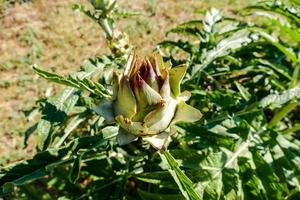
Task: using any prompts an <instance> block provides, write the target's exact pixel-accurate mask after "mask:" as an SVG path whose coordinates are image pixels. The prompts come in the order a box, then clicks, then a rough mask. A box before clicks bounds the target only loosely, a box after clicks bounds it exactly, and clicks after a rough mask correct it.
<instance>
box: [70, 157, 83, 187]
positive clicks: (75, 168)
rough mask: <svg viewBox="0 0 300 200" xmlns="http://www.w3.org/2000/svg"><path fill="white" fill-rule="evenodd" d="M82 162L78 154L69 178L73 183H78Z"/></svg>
mask: <svg viewBox="0 0 300 200" xmlns="http://www.w3.org/2000/svg"><path fill="white" fill-rule="evenodd" d="M80 162H81V156H77V157H76V158H75V160H74V162H73V165H72V169H71V171H70V174H69V180H70V182H71V183H73V184H74V183H76V181H77V180H78V178H79V175H80V169H81V167H80Z"/></svg>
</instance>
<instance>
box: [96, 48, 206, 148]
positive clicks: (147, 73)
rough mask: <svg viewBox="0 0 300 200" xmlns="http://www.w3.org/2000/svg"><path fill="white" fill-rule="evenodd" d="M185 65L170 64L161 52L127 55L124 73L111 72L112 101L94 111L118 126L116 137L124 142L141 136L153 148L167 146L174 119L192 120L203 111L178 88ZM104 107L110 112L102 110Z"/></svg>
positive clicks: (176, 120) (122, 143)
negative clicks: (188, 101)
mask: <svg viewBox="0 0 300 200" xmlns="http://www.w3.org/2000/svg"><path fill="white" fill-rule="evenodd" d="M185 72H186V66H185V65H180V66H177V67H172V68H171V65H170V63H164V62H163V59H162V57H161V56H160V55H158V54H157V55H155V56H153V57H151V58H150V59H148V58H145V59H144V60H140V59H138V58H137V57H136V56H131V57H130V58H129V59H128V63H127V67H126V70H125V72H124V73H122V74H119V73H116V72H115V73H114V74H113V97H112V101H110V102H106V103H102V105H100V106H98V107H97V108H96V109H95V111H96V112H98V113H99V114H102V115H103V116H104V117H105V118H106V120H107V121H114V120H115V121H116V123H117V124H118V125H119V126H120V128H119V133H118V136H117V141H118V143H119V144H120V145H125V144H127V143H130V142H132V141H134V140H136V139H137V138H138V137H141V138H142V139H143V140H145V141H147V142H149V143H150V144H151V145H152V146H153V147H154V148H156V149H161V148H163V147H164V148H166V143H167V141H168V138H169V136H170V135H171V134H172V131H171V127H172V126H173V125H174V124H175V123H177V122H195V121H198V120H199V119H200V118H201V116H202V114H201V113H200V111H198V110H197V109H195V108H193V107H192V106H189V105H187V104H186V103H185V101H187V100H188V99H189V97H190V93H189V92H187V91H185V92H183V93H181V92H180V82H181V81H182V79H183V77H184V75H185ZM107 108H111V109H112V114H110V115H107V112H106V115H105V113H104V111H105V110H107Z"/></svg>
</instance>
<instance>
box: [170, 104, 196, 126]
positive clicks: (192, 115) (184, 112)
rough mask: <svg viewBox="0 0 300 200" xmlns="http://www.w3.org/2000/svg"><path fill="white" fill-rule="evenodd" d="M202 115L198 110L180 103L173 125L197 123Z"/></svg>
mask: <svg viewBox="0 0 300 200" xmlns="http://www.w3.org/2000/svg"><path fill="white" fill-rule="evenodd" d="M201 117H202V114H201V112H200V111H199V110H197V109H196V108H194V107H192V106H190V105H188V104H186V103H185V102H183V101H180V102H179V103H178V105H177V110H176V113H175V116H174V118H173V120H172V124H175V123H177V122H195V121H198V120H199V119H201Z"/></svg>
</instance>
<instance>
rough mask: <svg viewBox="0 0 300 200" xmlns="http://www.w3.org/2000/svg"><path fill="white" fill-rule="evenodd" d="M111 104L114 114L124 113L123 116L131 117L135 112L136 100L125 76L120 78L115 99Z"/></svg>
mask: <svg viewBox="0 0 300 200" xmlns="http://www.w3.org/2000/svg"><path fill="white" fill-rule="evenodd" d="M113 106H114V113H115V116H118V115H124V116H125V117H128V118H131V117H132V116H133V115H135V113H136V109H137V105H136V100H135V97H134V94H133V92H132V90H131V88H130V83H129V80H128V77H127V76H123V77H122V78H121V81H120V85H119V90H118V94H117V99H116V101H115V102H114V104H113Z"/></svg>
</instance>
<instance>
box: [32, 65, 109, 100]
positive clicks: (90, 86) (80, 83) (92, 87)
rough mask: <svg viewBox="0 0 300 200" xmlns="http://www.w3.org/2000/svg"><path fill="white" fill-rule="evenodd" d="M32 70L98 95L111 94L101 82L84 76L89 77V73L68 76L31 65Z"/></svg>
mask: <svg viewBox="0 0 300 200" xmlns="http://www.w3.org/2000/svg"><path fill="white" fill-rule="evenodd" d="M32 69H33V71H34V72H35V73H37V74H38V75H39V76H41V77H43V78H45V79H47V80H49V81H52V82H55V83H59V84H63V85H66V86H70V87H74V88H78V89H81V90H87V91H89V92H91V93H93V94H96V95H99V96H101V97H110V96H111V94H110V92H109V91H108V90H107V89H106V88H105V87H104V86H103V85H101V84H99V83H95V82H93V81H91V80H89V79H88V78H86V77H89V76H90V74H89V73H87V74H83V75H82V74H81V73H79V74H74V75H69V76H68V77H63V76H60V75H58V74H54V73H50V72H47V71H44V70H41V69H39V68H37V67H36V66H33V67H32Z"/></svg>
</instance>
